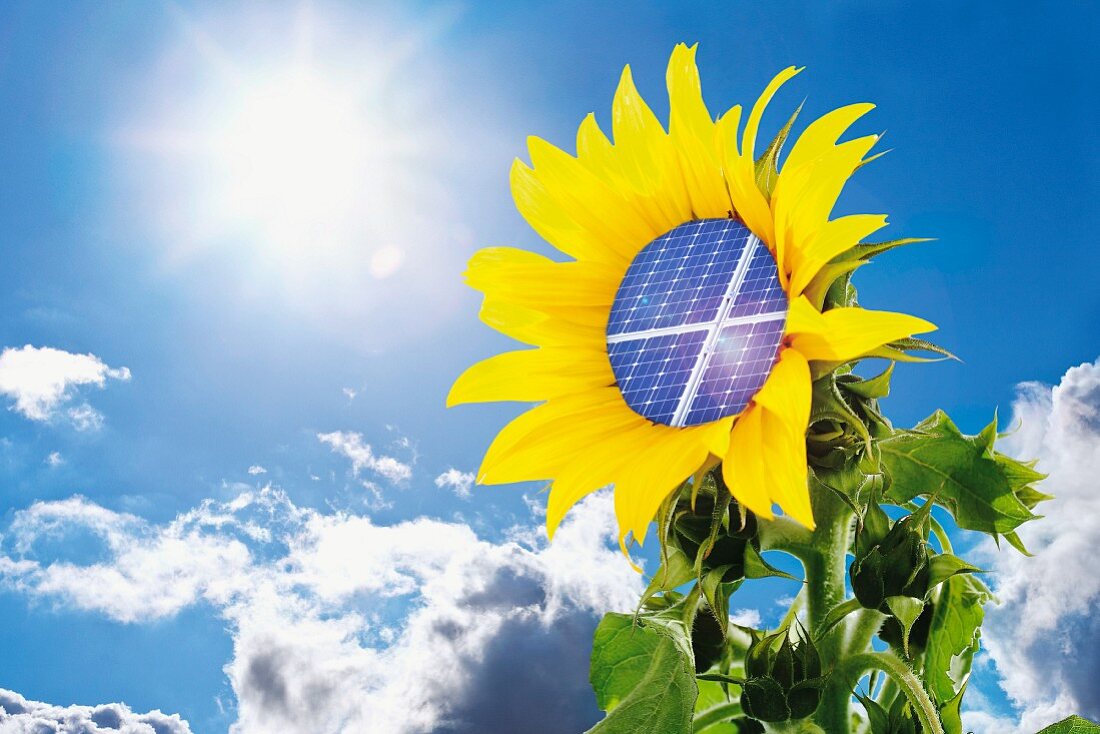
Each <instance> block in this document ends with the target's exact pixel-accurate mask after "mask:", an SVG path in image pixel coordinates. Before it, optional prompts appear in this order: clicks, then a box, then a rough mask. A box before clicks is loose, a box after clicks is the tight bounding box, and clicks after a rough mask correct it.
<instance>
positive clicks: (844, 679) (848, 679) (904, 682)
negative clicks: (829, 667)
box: [828, 652, 943, 734]
mask: <svg viewBox="0 0 1100 734" xmlns="http://www.w3.org/2000/svg"><path fill="white" fill-rule="evenodd" d="M871 669H877V670H881V671H882V672H884V673H886V674H887V675H888V676H890V678H891V680H893V681H894V682H895V683H896V684H897V686H898V687H899V688H900V689H901V692H902V693H903V694H905V697H906V698H907V699H909V703H911V704H912V705H913V711H914V712H916V714H917V720H918V721H919V722H920V725H921V730H922V731H923V732H925V734H943V727H942V726H941V725H940V714H939V711H938V710H937V709H936V705H935V704H934V703H932V699H931V698H929V697H928V693H927V692H926V691H925V690H924V686H923V685H922V684H921V681H920V678H918V677H917V675H916V674H915V673H914V672H913V671H912V670H911V669H910V668H909V666H908V665H906V664H905V663H903V662H902V661H901V660H900V659H898V657H897V656H895V655H893V654H891V653H888V652H865V653H860V654H858V655H853V656H852V657H850V658H847V659H844V660H841V661H840V662H839V663H837V666H836V667H835V668H834V669H833V674H832V679H831V680H830V681H829V685H828V688H835V689H837V690H840V691H842V692H843V693H844V695H845V696H848V695H850V691H851V689H852V686H854V685H855V683H856V681H858V680H859V678H860V676H861V675H863V674H864V673H865V672H867V671H868V670H871ZM846 726H847V724H845V727H846ZM846 730H847V729H846V728H842V729H836V731H846ZM829 731H833V729H830V730H829Z"/></svg>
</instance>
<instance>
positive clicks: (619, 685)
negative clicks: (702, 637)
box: [588, 614, 698, 734]
mask: <svg viewBox="0 0 1100 734" xmlns="http://www.w3.org/2000/svg"><path fill="white" fill-rule="evenodd" d="M676 629H677V626H676V625H675V624H670V623H669V620H667V619H666V620H663V621H660V622H657V621H655V620H651V619H650V618H648V617H639V618H638V619H637V622H635V618H634V617H633V616H631V615H627V614H607V615H604V618H603V620H602V621H601V622H600V624H599V626H598V627H597V628H596V635H595V639H594V641H593V647H592V666H591V671H590V676H589V677H590V680H591V682H592V688H593V690H594V691H595V692H596V702H597V703H598V705H599V706H600V708H601V709H603V710H604V711H607V712H608V715H607V716H606V717H605V718H604V719H603V720H602V721H601V722H599V723H598V724H596V726H594V727H592V728H591V729H589V730H588V731H589V734H635V733H636V732H640V731H654V732H657V731H660V732H668V733H669V734H690V732H691V728H692V724H691V720H692V713H693V711H694V708H695V700H696V697H697V696H698V688H697V687H696V684H695V670H694V663H693V662H692V659H691V656H690V652H689V651H687V652H686V645H687V641H686V638H685V637H684V636H683V633H682V625H681V626H680V629H681V632H680V635H679V637H680V639H677V633H676Z"/></svg>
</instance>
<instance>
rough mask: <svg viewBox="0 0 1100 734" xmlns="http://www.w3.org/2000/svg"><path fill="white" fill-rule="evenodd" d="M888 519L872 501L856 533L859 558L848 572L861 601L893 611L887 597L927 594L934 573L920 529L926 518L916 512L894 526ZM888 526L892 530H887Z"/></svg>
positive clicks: (862, 603)
mask: <svg viewBox="0 0 1100 734" xmlns="http://www.w3.org/2000/svg"><path fill="white" fill-rule="evenodd" d="M885 518H886V513H884V512H883V511H882V509H881V508H880V507H879V506H878V504H877V503H876V502H874V501H872V502H871V503H870V506H869V507H868V508H867V516H866V517H865V518H864V522H863V523H862V525H861V526H860V528H859V530H857V532H856V542H855V556H856V557H855V560H854V561H852V565H851V566H850V567H849V569H848V573H849V576H850V577H851V581H852V591H853V592H855V595H856V599H858V600H859V603H860V604H861V605H863V606H864V607H866V608H868V609H878V610H880V611H882V612H885V613H887V614H889V613H890V610H889V609H888V608H887V606H886V599H887V597H891V596H906V597H913V598H916V599H923V598H924V597H925V595H926V594H927V593H928V586H929V578H930V572H929V566H928V564H929V550H928V543H927V542H926V541H925V539H924V538H925V536H924V532H923V531H922V529H921V528H920V525H921V520H922V519H923V518H921V517H917V514H916V513H914V514H913V515H907V516H906V517H903V518H901V519H900V520H898V521H897V522H895V523H894V524H893V526H888V525H887V523H888V522H889V521H888V520H887V519H885ZM914 518H916V521H914ZM885 527H889V530H887V531H886V532H885V533H883V528H885Z"/></svg>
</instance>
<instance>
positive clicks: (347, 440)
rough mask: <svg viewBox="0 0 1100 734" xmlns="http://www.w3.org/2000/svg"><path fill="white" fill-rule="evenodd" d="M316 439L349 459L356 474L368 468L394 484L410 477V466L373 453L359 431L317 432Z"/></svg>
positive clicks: (392, 458)
mask: <svg viewBox="0 0 1100 734" xmlns="http://www.w3.org/2000/svg"><path fill="white" fill-rule="evenodd" d="M317 440H318V441H320V442H321V443H327V444H328V445H329V446H331V447H332V450H333V452H334V453H338V454H342V455H343V456H345V457H346V458H348V459H350V460H351V469H352V471H353V472H354V473H355V475H356V476H359V472H361V471H363V470H364V469H369V470H371V471H372V472H375V473H376V474H379V475H381V476H383V477H385V478H386V479H388V480H389V481H391V482H393V483H394V484H397V483H399V482H406V481H408V480H409V479H410V478H411V477H412V467H411V466H409V465H408V464H406V463H404V462H402V461H400V460H398V459H396V458H394V457H392V456H385V455H379V454H375V453H374V450H373V449H372V448H371V446H370V444H369V443H363V434H361V433H351V432H345V431H333V432H332V433H318V434H317Z"/></svg>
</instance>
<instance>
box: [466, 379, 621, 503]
mask: <svg viewBox="0 0 1100 734" xmlns="http://www.w3.org/2000/svg"><path fill="white" fill-rule="evenodd" d="M618 392H619V391H618V388H614V387H607V388H602V389H600V390H591V391H588V392H582V393H577V394H576V395H566V396H564V397H560V398H554V399H553V400H548V401H547V402H545V403H542V404H541V405H537V406H535V407H534V408H531V409H530V410H527V411H526V412H524V413H521V414H520V415H518V416H517V417H515V418H513V419H512V420H511V421H510V422H509V423H508V424H507V425H505V426H504V428H502V429H501V430H500V432H499V433H497V435H496V437H495V438H494V439H493V442H492V444H491V445H490V446H489V448H488V450H487V451H486V452H485V457H484V459H483V460H482V466H481V469H480V470H479V471H478V482H482V481H484V474H485V471H486V469H487V468H489V467H491V466H493V465H494V464H495V463H497V461H498V460H499V458H500V457H502V456H505V455H507V454H508V453H510V452H511V451H513V450H514V449H515V448H516V447H518V446H520V445H521V442H522V441H523V440H524V439H525V438H527V437H528V436H529V435H531V434H532V433H535V432H536V431H542V430H543V429H544V428H545V427H546V426H548V425H553V424H554V423H555V422H556V421H558V420H559V419H562V418H566V417H568V418H569V419H570V420H574V421H578V420H584V419H585V417H587V416H588V415H591V414H593V413H599V412H605V411H608V410H613V409H614V407H615V405H616V403H621V402H622V397H621V396H620V395H618Z"/></svg>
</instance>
